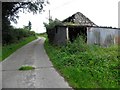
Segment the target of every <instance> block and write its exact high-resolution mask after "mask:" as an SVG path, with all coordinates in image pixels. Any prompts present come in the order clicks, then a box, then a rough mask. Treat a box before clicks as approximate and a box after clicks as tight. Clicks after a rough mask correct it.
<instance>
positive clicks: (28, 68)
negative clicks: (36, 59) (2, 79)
mask: <svg viewBox="0 0 120 90" xmlns="http://www.w3.org/2000/svg"><path fill="white" fill-rule="evenodd" d="M34 69H35V67H33V66H22V67H20V68H19V70H20V71H26V70H34Z"/></svg>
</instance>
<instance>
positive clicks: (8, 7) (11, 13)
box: [2, 0, 49, 29]
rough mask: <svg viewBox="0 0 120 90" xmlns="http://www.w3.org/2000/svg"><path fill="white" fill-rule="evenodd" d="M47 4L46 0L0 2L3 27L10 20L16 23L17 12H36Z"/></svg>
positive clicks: (8, 23)
mask: <svg viewBox="0 0 120 90" xmlns="http://www.w3.org/2000/svg"><path fill="white" fill-rule="evenodd" d="M46 4H49V2H48V0H29V1H28V0H24V1H22V2H2V22H3V29H4V27H6V26H9V25H10V21H13V22H14V23H17V19H18V18H19V16H18V13H19V12H23V13H24V12H25V11H27V12H33V14H36V13H38V12H41V11H42V10H43V7H44V6H45V5H46Z"/></svg>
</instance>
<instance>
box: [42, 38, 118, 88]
mask: <svg viewBox="0 0 120 90" xmlns="http://www.w3.org/2000/svg"><path fill="white" fill-rule="evenodd" d="M44 46H45V49H46V52H47V53H48V56H49V57H50V60H51V61H52V63H53V65H54V66H55V68H56V69H57V70H58V71H59V72H60V73H61V74H62V75H63V77H64V78H65V79H66V80H67V81H68V83H69V85H70V86H71V87H73V88H74V89H77V88H120V85H119V83H118V82H120V76H119V75H118V72H119V70H120V69H119V67H120V66H119V63H118V46H111V47H109V48H103V47H100V46H96V45H90V46H89V45H87V44H86V43H85V42H84V40H83V39H81V38H78V39H76V40H75V41H74V42H73V43H68V44H67V45H66V46H54V45H51V44H49V43H48V40H47V39H46V41H45V44H44Z"/></svg>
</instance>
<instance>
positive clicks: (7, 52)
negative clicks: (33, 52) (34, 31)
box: [0, 36, 36, 61]
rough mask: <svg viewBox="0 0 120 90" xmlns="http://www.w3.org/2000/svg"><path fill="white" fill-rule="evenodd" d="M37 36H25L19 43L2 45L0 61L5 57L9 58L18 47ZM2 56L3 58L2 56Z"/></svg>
mask: <svg viewBox="0 0 120 90" xmlns="http://www.w3.org/2000/svg"><path fill="white" fill-rule="evenodd" d="M35 39H36V37H35V36H31V37H27V38H24V39H23V40H21V41H19V43H13V44H10V45H5V46H3V47H2V55H1V56H0V61H3V60H4V59H5V58H7V57H8V56H9V55H11V54H12V53H13V52H15V51H16V50H17V49H19V48H21V47H22V46H24V45H25V44H27V43H29V42H31V41H33V40H35ZM1 57H2V58H1Z"/></svg>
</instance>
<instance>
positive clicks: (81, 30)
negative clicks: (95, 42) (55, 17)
mask: <svg viewBox="0 0 120 90" xmlns="http://www.w3.org/2000/svg"><path fill="white" fill-rule="evenodd" d="M68 34H69V39H70V41H71V42H73V41H74V40H75V39H76V38H77V37H78V36H83V37H84V39H85V41H87V27H85V26H70V27H68Z"/></svg>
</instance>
